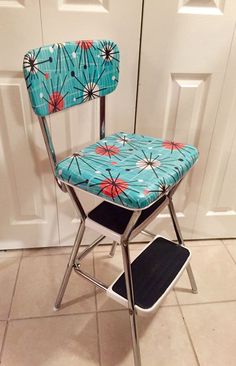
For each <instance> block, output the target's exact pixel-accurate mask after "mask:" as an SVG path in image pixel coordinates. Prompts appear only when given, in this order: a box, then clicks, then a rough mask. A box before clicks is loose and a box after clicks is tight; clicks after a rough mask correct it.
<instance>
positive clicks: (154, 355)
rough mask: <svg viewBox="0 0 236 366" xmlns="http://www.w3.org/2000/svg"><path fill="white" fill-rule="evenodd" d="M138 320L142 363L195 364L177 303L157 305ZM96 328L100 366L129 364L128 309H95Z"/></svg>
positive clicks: (131, 355)
mask: <svg viewBox="0 0 236 366" xmlns="http://www.w3.org/2000/svg"><path fill="white" fill-rule="evenodd" d="M138 321H139V336H140V348H141V357H142V364H143V365H148V366H157V365H161V366H185V365H186V366H190V365H191V366H196V365H197V363H196V360H195V356H194V353H193V350H192V348H191V344H190V341H189V339H188V336H187V332H186V329H185V326H184V322H183V319H182V317H181V314H180V311H179V309H178V307H169V308H168V307H163V308H160V309H159V311H158V313H156V314H155V315H154V316H151V317H150V316H149V317H139V318H138ZM99 332H100V348H101V359H102V366H111V365H112V366H118V365H122V366H133V352H132V346H131V336H130V326H129V319H128V313H127V312H126V311H114V312H104V313H99Z"/></svg>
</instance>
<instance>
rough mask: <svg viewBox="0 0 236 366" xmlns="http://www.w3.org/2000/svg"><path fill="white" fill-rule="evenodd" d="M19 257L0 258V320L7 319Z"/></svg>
mask: <svg viewBox="0 0 236 366" xmlns="http://www.w3.org/2000/svg"><path fill="white" fill-rule="evenodd" d="M19 262H20V257H15V258H9V257H6V258H2V257H1V258H0V294H1V295H0V320H1V319H2V320H5V319H7V317H8V313H9V310H10V304H11V300H12V295H13V290H14V286H15V281H16V275H17V270H18V267H19Z"/></svg>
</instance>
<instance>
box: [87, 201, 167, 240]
mask: <svg viewBox="0 0 236 366" xmlns="http://www.w3.org/2000/svg"><path fill="white" fill-rule="evenodd" d="M165 200H166V197H165V196H163V197H162V198H160V199H159V200H158V201H157V202H155V203H154V204H153V205H151V206H150V207H148V208H146V209H144V210H143V211H142V213H141V215H140V216H139V218H138V220H137V222H136V225H135V227H134V229H135V228H136V227H138V226H139V225H141V224H142V223H143V222H144V221H145V220H146V219H147V218H148V217H149V216H150V215H151V214H152V213H153V212H154V211H155V210H157V209H158V207H160V206H161V205H162V203H163V202H164V201H165ZM132 214H133V211H131V210H127V209H125V208H123V207H120V206H117V205H113V204H112V203H109V202H106V201H103V202H102V203H101V204H100V205H98V206H97V207H95V208H94V209H93V210H92V211H90V212H89V214H88V217H89V218H90V219H91V220H93V221H95V222H97V223H98V224H100V225H103V226H105V227H106V228H108V229H110V230H112V231H114V232H116V233H118V234H123V233H124V231H125V229H126V227H127V225H128V222H129V220H130V218H131V216H132Z"/></svg>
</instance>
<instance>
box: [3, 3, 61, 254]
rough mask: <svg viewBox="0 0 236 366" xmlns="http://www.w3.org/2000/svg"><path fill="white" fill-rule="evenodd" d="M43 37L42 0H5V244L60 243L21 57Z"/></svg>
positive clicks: (50, 182) (52, 195) (52, 194)
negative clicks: (40, 0) (39, 0)
mask: <svg viewBox="0 0 236 366" xmlns="http://www.w3.org/2000/svg"><path fill="white" fill-rule="evenodd" d="M41 43H42V32H41V22H40V9H39V2H38V1H27V0H25V1H23V0H22V1H7V2H6V1H0V49H1V57H0V141H1V143H0V150H1V155H0V159H1V163H0V169H1V173H0V177H1V192H0V202H1V213H0V249H10V248H19V247H35V246H48V245H57V244H58V241H59V238H58V225H57V221H56V220H57V219H56V217H57V216H56V207H55V187H54V182H53V180H52V178H51V176H50V175H49V174H48V163H47V158H46V152H45V148H44V147H43V140H42V138H41V133H40V131H39V125H38V122H37V120H36V118H35V116H34V115H33V114H32V112H31V108H30V104H29V99H28V95H27V90H26V87H25V81H24V79H23V74H22V60H23V55H24V54H25V52H26V51H27V50H28V49H30V48H33V47H35V46H37V45H40V44H41Z"/></svg>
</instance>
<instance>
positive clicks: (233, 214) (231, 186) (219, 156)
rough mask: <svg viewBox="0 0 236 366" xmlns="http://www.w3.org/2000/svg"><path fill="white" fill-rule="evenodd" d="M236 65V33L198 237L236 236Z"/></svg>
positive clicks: (211, 151)
mask: <svg viewBox="0 0 236 366" xmlns="http://www.w3.org/2000/svg"><path fill="white" fill-rule="evenodd" d="M235 65H236V35H235V34H234V40H233V43H232V49H231V54H230V58H229V63H228V67H227V73H226V77H225V82H224V86H223V90H222V96H221V101H220V105H219V110H218V114H217V119H216V124H215V128H214V133H213V137H212V141H211V148H210V152H209V156H208V163H207V166H206V174H205V179H204V182H203V186H202V193H201V198H200V202H199V207H198V214H197V218H196V223H195V228H194V232H195V236H196V237H202V236H204V237H209V238H217V237H225V238H232V237H236V225H235V223H236V198H235V197H236V184H235V183H236V169H235V164H236V124H235V115H236V85H235V77H236V71H235Z"/></svg>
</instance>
